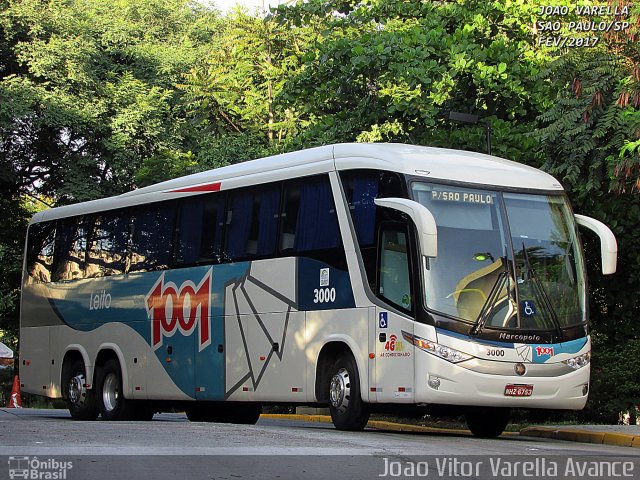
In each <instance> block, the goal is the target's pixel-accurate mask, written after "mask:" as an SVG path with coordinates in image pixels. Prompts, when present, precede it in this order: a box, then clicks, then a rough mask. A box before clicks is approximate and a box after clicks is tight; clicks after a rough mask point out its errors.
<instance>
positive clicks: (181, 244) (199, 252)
mask: <svg viewBox="0 0 640 480" xmlns="http://www.w3.org/2000/svg"><path fill="white" fill-rule="evenodd" d="M223 215H224V196H223V195H219V194H212V195H204V196H199V197H196V198H189V199H187V200H185V201H184V202H182V204H181V206H180V223H179V230H178V238H177V241H178V243H177V247H176V263H178V264H179V265H198V264H211V263H214V264H215V263H221V262H222V259H221V257H220V255H221V242H222V227H223V225H224V223H223V221H222V219H223Z"/></svg>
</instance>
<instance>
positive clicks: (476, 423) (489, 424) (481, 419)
mask: <svg viewBox="0 0 640 480" xmlns="http://www.w3.org/2000/svg"><path fill="white" fill-rule="evenodd" d="M510 416H511V410H509V409H508V408H497V407H485V408H476V409H473V410H469V411H468V412H467V413H466V414H465V418H466V420H467V427H469V430H471V433H473V435H474V436H476V437H480V438H495V437H499V436H500V435H501V434H502V432H504V429H505V428H507V424H508V423H509V417H510Z"/></svg>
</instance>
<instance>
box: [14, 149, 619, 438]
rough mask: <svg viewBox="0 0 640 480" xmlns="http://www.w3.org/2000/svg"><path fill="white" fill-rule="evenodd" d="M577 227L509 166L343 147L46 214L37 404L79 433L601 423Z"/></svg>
mask: <svg viewBox="0 0 640 480" xmlns="http://www.w3.org/2000/svg"><path fill="white" fill-rule="evenodd" d="M577 225H581V226H585V227H587V228H589V229H591V230H593V231H594V232H595V233H596V234H597V235H598V236H599V239H600V245H601V257H602V272H603V273H604V274H611V273H613V272H615V268H616V255H617V245H616V240H615V237H614V235H613V234H612V233H611V231H610V230H609V228H607V227H606V226H605V225H604V224H602V223H601V222H599V221H597V220H595V219H592V218H589V217H585V216H581V215H574V214H573V213H572V211H571V207H570V205H569V202H568V200H567V196H566V194H565V192H564V190H563V188H562V186H561V185H560V183H559V182H558V181H557V180H556V179H555V178H553V177H551V176H550V175H548V174H546V173H544V172H542V171H540V170H537V169H534V168H532V167H528V166H525V165H521V164H518V163H515V162H512V161H508V160H504V159H501V158H498V157H493V156H488V155H483V154H478V153H472V152H467V151H455V150H448V149H439V148H429V147H421V146H412V145H403V144H376V143H372V144H337V145H327V146H322V147H317V148H312V149H308V150H302V151H298V152H292V153H286V154H282V155H276V156H272V157H267V158H263V159H258V160H253V161H247V162H244V163H239V164H235V165H231V166H226V167H223V168H218V169H214V170H211V171H207V172H202V173H196V174H192V175H188V176H185V177H182V178H177V179H174V180H169V181H166V182H163V183H159V184H157V185H152V186H148V187H144V188H140V189H137V190H134V191H131V192H129V193H125V194H123V195H119V196H115V197H111V198H105V199H100V200H95V201H90V202H85V203H78V204H75V205H69V206H63V207H58V208H52V209H49V210H45V211H42V212H39V213H37V214H36V215H35V216H34V217H33V219H32V220H31V222H30V225H29V229H28V235H27V241H26V247H25V261H24V275H23V285H22V295H21V328H20V350H21V358H20V375H21V388H22V390H23V391H24V392H28V393H32V394H39V395H44V396H47V397H50V398H60V397H62V398H64V399H65V400H66V402H67V404H68V408H69V411H70V413H71V416H72V417H73V418H74V419H81V420H94V419H96V418H97V417H98V416H99V415H100V416H101V417H102V418H103V419H105V420H132V419H138V420H146V419H151V417H153V415H154V413H155V412H157V411H162V409H165V408H183V409H184V410H185V411H186V414H187V416H188V418H189V419H190V420H192V421H216V422H235V423H247V424H252V423H255V422H256V421H257V420H258V417H259V415H260V412H261V407H262V406H270V405H289V406H291V405H300V406H303V405H307V406H316V407H320V406H324V407H328V408H329V411H330V414H331V417H332V421H333V423H334V425H335V427H336V428H338V429H341V430H361V429H363V428H364V427H365V426H366V424H367V421H368V419H369V415H370V413H371V412H380V411H400V412H402V411H405V412H409V411H415V410H416V409H417V410H419V411H421V410H422V409H425V411H429V410H427V409H431V410H432V411H434V412H435V411H445V412H456V414H460V415H465V417H466V420H467V424H468V426H469V428H470V430H471V431H472V432H473V433H474V434H475V435H477V436H481V437H493V436H497V435H500V434H501V433H502V431H503V430H504V429H505V427H506V425H507V423H508V421H509V416H510V411H511V409H518V408H526V409H529V408H539V409H568V410H577V409H581V408H583V407H584V405H585V402H586V400H587V396H588V393H589V373H590V356H591V341H590V337H589V330H588V310H587V280H586V276H585V260H584V258H583V254H582V248H581V243H580V237H579V235H578V231H577Z"/></svg>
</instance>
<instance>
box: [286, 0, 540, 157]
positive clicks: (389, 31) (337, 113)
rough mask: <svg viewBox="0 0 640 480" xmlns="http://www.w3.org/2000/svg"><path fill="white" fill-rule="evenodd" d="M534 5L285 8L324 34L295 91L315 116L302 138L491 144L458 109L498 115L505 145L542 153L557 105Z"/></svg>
mask: <svg viewBox="0 0 640 480" xmlns="http://www.w3.org/2000/svg"><path fill="white" fill-rule="evenodd" d="M534 11H535V7H534V5H532V4H530V3H529V2H524V1H520V2H506V3H505V2H499V1H495V2H480V1H453V2H403V1H378V0H368V1H364V2H355V1H353V2H324V1H320V0H312V1H310V2H305V3H300V4H296V5H295V6H292V7H290V6H283V7H280V8H279V9H278V11H277V14H276V17H277V18H280V19H281V20H280V21H282V22H283V23H284V24H287V25H291V26H297V25H308V26H311V27H313V28H315V29H316V30H317V31H318V32H319V33H318V34H317V35H316V36H315V38H314V39H313V44H312V48H310V49H309V51H308V52H307V53H306V54H305V55H304V56H303V57H302V61H303V68H302V69H300V71H299V73H298V75H296V77H294V78H293V79H292V80H291V81H290V82H288V84H287V86H286V88H285V90H284V95H283V96H284V98H286V99H287V100H288V101H289V104H290V105H292V106H294V107H295V108H297V109H300V110H302V111H303V112H304V114H305V116H304V119H305V120H306V121H307V122H308V125H309V126H308V128H307V129H306V131H305V132H304V133H303V134H302V135H301V137H300V143H305V144H322V143H327V142H330V141H353V140H356V139H357V140H361V141H400V142H410V143H415V144H426V145H433V146H448V147H453V148H465V149H471V150H480V151H484V148H485V138H484V131H483V130H482V129H481V128H476V129H475V130H474V129H472V128H470V127H467V126H465V127H459V126H456V125H453V124H451V123H450V122H448V121H447V120H446V113H447V112H448V111H450V110H453V111H462V112H468V113H476V114H479V115H480V116H482V117H486V118H488V119H490V120H491V122H492V124H493V126H494V135H495V136H496V141H495V142H494V144H495V145H496V152H497V153H498V154H501V155H503V156H508V157H510V158H515V159H517V160H519V161H526V162H534V161H535V160H536V147H537V141H536V139H532V138H528V137H526V136H525V133H526V132H527V131H528V130H529V129H530V125H531V122H533V121H534V120H535V118H536V116H537V115H538V113H539V112H540V111H541V109H543V108H545V107H546V106H547V102H549V101H550V100H549V99H548V98H547V96H546V93H547V89H548V84H547V82H545V81H544V79H541V78H539V77H538V73H539V71H540V69H541V68H542V66H544V64H545V61H546V59H547V55H546V53H545V52H543V51H540V50H537V49H535V48H534V41H533V37H532V31H531V26H532V25H533V19H534Z"/></svg>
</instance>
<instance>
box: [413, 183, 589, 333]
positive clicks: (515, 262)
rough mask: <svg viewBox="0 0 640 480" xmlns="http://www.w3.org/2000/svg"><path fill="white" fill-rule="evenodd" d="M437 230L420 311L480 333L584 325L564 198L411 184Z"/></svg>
mask: <svg viewBox="0 0 640 480" xmlns="http://www.w3.org/2000/svg"><path fill="white" fill-rule="evenodd" d="M412 193H413V197H414V199H415V200H416V201H418V202H420V203H421V204H422V205H424V206H425V207H427V208H428V209H429V210H430V211H431V213H432V214H433V216H434V218H435V220H436V224H437V226H438V256H437V257H436V258H430V259H429V263H428V268H427V269H426V270H425V272H424V283H425V285H424V292H425V303H426V306H427V307H428V308H429V309H430V310H433V311H436V312H439V313H443V314H445V315H448V316H451V317H455V318H458V319H460V320H462V321H465V322H468V323H471V324H473V327H472V330H471V331H472V333H478V332H479V331H480V330H482V329H487V328H488V329H490V328H500V329H523V330H545V331H551V330H555V331H559V330H561V329H563V328H566V327H570V326H574V325H578V324H581V323H583V322H585V321H586V311H585V278H584V266H583V264H582V257H581V255H580V254H579V251H578V242H577V238H576V234H575V227H574V225H575V224H574V221H573V218H572V215H571V212H570V210H569V207H568V205H567V201H566V199H565V198H564V197H563V196H549V195H530V194H517V193H506V192H497V191H489V190H475V189H468V188H458V187H450V186H445V185H436V184H427V183H423V182H415V183H413V184H412Z"/></svg>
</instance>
